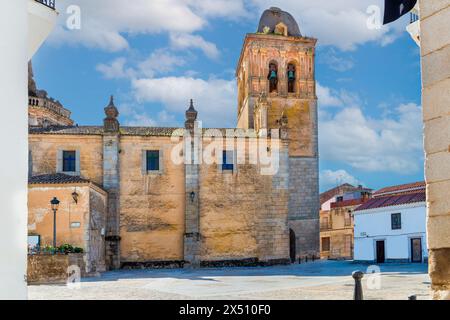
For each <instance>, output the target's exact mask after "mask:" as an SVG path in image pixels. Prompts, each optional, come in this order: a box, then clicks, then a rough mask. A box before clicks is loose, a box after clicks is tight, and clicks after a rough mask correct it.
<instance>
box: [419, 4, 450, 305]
mask: <svg viewBox="0 0 450 320" xmlns="http://www.w3.org/2000/svg"><path fill="white" fill-rule="evenodd" d="M419 5H420V33H421V34H420V42H421V60H422V106H423V118H424V124H425V125H424V128H425V153H426V163H425V177H426V182H427V202H428V206H427V207H428V209H427V237H428V241H427V242H428V249H429V273H430V278H431V289H432V291H433V298H434V299H446V300H450V201H449V190H450V166H449V163H450V90H449V88H450V30H449V28H448V21H449V20H450V5H449V3H448V1H429V0H420V2H419Z"/></svg>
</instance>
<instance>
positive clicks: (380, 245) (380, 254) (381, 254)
mask: <svg viewBox="0 0 450 320" xmlns="http://www.w3.org/2000/svg"><path fill="white" fill-rule="evenodd" d="M385 260H386V256H385V248H384V240H381V241H377V263H384V262H385Z"/></svg>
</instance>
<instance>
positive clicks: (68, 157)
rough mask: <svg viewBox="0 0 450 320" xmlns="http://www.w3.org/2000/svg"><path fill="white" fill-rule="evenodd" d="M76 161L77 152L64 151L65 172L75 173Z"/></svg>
mask: <svg viewBox="0 0 450 320" xmlns="http://www.w3.org/2000/svg"><path fill="white" fill-rule="evenodd" d="M76 159H77V154H76V151H63V172H75V171H76Z"/></svg>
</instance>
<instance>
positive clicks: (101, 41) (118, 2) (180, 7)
mask: <svg viewBox="0 0 450 320" xmlns="http://www.w3.org/2000/svg"><path fill="white" fill-rule="evenodd" d="M56 4H57V9H58V11H59V12H60V16H59V23H58V27H57V28H56V31H55V32H54V33H53V35H52V37H51V39H50V41H52V42H54V43H67V44H72V45H78V44H82V45H85V46H87V47H95V48H100V49H103V50H107V51H119V50H123V49H128V48H129V43H128V41H127V40H126V35H129V34H131V35H132V34H139V33H141V34H151V33H159V32H187V33H190V32H194V31H196V30H199V29H201V28H202V27H203V26H204V25H205V24H206V23H207V21H206V20H205V19H204V18H203V17H201V16H200V15H198V14H196V13H194V12H193V10H192V9H191V7H190V6H189V5H188V4H187V3H186V1H183V0H152V1H148V0H133V1H123V0H95V1H92V0H58V1H56ZM70 5H77V6H79V7H80V9H81V21H82V23H81V30H74V31H71V30H68V29H67V28H66V27H65V23H66V19H67V18H68V17H69V16H68V15H66V14H65V12H66V8H67V7H68V6H70Z"/></svg>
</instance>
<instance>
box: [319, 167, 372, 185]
mask: <svg viewBox="0 0 450 320" xmlns="http://www.w3.org/2000/svg"><path fill="white" fill-rule="evenodd" d="M344 183H350V184H351V185H353V186H358V185H362V184H363V183H361V182H360V181H359V180H358V179H357V178H355V177H354V176H352V175H351V174H350V173H348V172H347V171H345V170H342V169H341V170H336V171H332V170H322V171H321V172H320V185H321V189H331V188H334V187H336V186H339V185H341V184H344Z"/></svg>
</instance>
